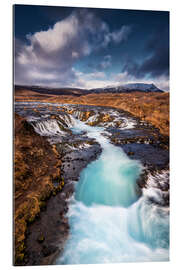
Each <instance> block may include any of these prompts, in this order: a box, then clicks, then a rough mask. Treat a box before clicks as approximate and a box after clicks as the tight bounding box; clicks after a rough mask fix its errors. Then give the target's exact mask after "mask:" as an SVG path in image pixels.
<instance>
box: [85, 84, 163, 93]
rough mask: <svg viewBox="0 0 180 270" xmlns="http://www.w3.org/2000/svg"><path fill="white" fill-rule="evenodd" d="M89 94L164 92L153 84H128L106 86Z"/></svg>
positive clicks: (92, 90)
mask: <svg viewBox="0 0 180 270" xmlns="http://www.w3.org/2000/svg"><path fill="white" fill-rule="evenodd" d="M90 91H91V93H125V92H134V91H142V92H162V93H163V92H164V91H163V90H161V89H159V88H158V87H156V86H155V85H154V84H153V83H152V84H148V83H128V84H123V85H116V86H107V87H103V88H95V89H91V90H90Z"/></svg>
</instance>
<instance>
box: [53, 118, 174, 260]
mask: <svg viewBox="0 0 180 270" xmlns="http://www.w3.org/2000/svg"><path fill="white" fill-rule="evenodd" d="M73 131H74V132H75V133H76V134H78V132H82V131H86V132H87V135H88V136H89V137H90V138H95V139H96V140H97V141H98V142H99V143H100V144H101V146H102V149H103V151H102V154H101V156H100V157H99V159H98V160H96V161H94V162H92V163H90V164H89V165H88V166H87V167H86V168H85V169H84V170H83V171H82V172H81V174H80V180H79V182H78V183H77V185H76V188H75V195H74V197H73V198H72V199H71V204H70V208H69V211H68V217H69V222H70V236H69V239H68V241H67V243H66V246H65V249H64V253H63V255H62V256H61V257H60V258H58V260H57V262H56V263H57V264H92V263H118V262H137V261H167V260H168V258H169V215H168V211H167V209H166V208H163V207H160V206H158V205H155V204H152V203H150V200H149V198H150V197H152V196H153V190H152V189H149V190H145V191H143V193H142V194H141V192H140V190H139V189H138V187H137V185H136V181H137V179H138V177H139V175H140V173H141V171H142V169H143V168H142V165H141V164H140V163H139V162H138V161H134V160H130V159H129V158H128V156H127V155H126V154H125V153H124V152H123V151H122V150H121V149H120V148H119V147H115V146H113V145H112V144H110V143H109V141H108V139H106V138H105V137H104V135H103V132H104V131H103V128H96V127H90V126H87V125H85V124H84V123H82V122H80V121H78V120H77V121H76V125H75V127H74V128H73Z"/></svg>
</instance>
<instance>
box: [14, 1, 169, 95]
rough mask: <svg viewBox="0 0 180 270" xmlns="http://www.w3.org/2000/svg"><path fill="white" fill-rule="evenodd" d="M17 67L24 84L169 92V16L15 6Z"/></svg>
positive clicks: (17, 75) (16, 75) (18, 80)
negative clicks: (148, 86)
mask: <svg viewBox="0 0 180 270" xmlns="http://www.w3.org/2000/svg"><path fill="white" fill-rule="evenodd" d="M14 67H15V69H14V80H15V84H19V85H39V86H47V87H52V88H57V87H75V88H82V89H92V88H99V87H105V86H109V85H119V84H126V83H134V82H142V83H154V84H155V85H156V86H157V87H159V88H160V89H162V90H165V91H169V12H166V11H140V10H139V11H138V10H122V9H102V8H101V9H97V8H73V7H72V8H71V7H54V6H53V7H50V6H33V5H15V6H14Z"/></svg>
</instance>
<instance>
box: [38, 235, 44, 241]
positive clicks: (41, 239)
mask: <svg viewBox="0 0 180 270" xmlns="http://www.w3.org/2000/svg"><path fill="white" fill-rule="evenodd" d="M44 240H45V237H44V235H43V234H40V235H39V236H38V238H37V241H38V243H42V242H44Z"/></svg>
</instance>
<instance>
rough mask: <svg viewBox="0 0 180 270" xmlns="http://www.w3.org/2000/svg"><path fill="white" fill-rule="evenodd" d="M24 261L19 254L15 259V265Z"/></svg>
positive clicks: (22, 254)
mask: <svg viewBox="0 0 180 270" xmlns="http://www.w3.org/2000/svg"><path fill="white" fill-rule="evenodd" d="M23 261H24V253H19V254H18V255H17V256H16V258H15V265H18V264H21V263H23Z"/></svg>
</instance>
